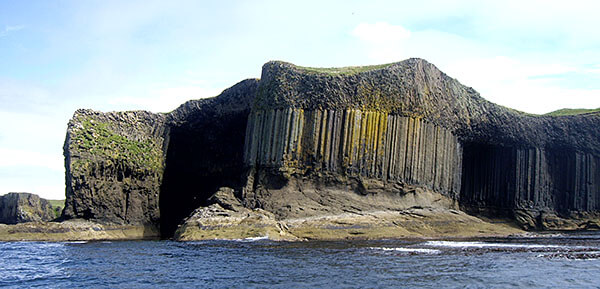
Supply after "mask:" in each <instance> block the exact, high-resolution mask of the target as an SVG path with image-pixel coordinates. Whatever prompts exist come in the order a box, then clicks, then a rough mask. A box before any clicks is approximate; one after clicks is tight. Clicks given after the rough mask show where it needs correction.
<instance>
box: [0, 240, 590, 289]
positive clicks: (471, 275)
mask: <svg viewBox="0 0 600 289" xmlns="http://www.w3.org/2000/svg"><path fill="white" fill-rule="evenodd" d="M0 287H8V288H11V287H12V288H31V287H42V288H86V287H91V288H154V287H156V288H264V287H275V288H299V287H310V288H314V287H319V288H332V287H333V288H379V287H401V288H414V287H420V288H440V287H443V288H512V287H514V288H522V287H529V288H531V287H535V288H600V233H580V234H567V235H565V234H552V235H548V236H544V237H531V238H502V239H471V240H383V241H344V242H272V241H268V240H263V239H260V238H258V239H250V240H239V241H205V242H185V243H182V242H173V241H122V242H61V243H49V242H0Z"/></svg>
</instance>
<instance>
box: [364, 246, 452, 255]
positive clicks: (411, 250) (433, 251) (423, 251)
mask: <svg viewBox="0 0 600 289" xmlns="http://www.w3.org/2000/svg"><path fill="white" fill-rule="evenodd" d="M369 249H371V250H382V251H395V252H401V253H419V254H439V253H441V252H442V251H440V250H436V249H424V248H404V247H398V248H386V247H369Z"/></svg>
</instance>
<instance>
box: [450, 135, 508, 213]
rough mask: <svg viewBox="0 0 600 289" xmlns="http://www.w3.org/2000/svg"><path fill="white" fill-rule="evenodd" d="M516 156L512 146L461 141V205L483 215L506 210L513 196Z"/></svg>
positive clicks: (469, 210)
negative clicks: (464, 142)
mask: <svg viewBox="0 0 600 289" xmlns="http://www.w3.org/2000/svg"><path fill="white" fill-rule="evenodd" d="M516 158H517V150H516V149H515V148H512V147H505V146H497V145H490V144H484V143H466V144H464V145H463V163H462V182H461V183H462V185H461V191H460V206H461V208H462V209H463V210H465V211H467V212H471V213H480V214H484V215H497V214H501V215H503V214H504V215H505V214H507V212H508V211H509V210H510V209H512V208H513V204H514V199H515V190H516V184H515V179H516V177H515V176H516V164H515V159H516Z"/></svg>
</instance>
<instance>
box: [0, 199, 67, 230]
mask: <svg viewBox="0 0 600 289" xmlns="http://www.w3.org/2000/svg"><path fill="white" fill-rule="evenodd" d="M54 218H56V215H55V213H54V210H53V209H52V205H50V203H49V202H48V201H47V200H45V199H42V198H40V197H38V196H37V195H34V194H29V193H8V194H6V195H4V196H0V223H3V224H18V223H26V222H41V221H50V220H53V219H54Z"/></svg>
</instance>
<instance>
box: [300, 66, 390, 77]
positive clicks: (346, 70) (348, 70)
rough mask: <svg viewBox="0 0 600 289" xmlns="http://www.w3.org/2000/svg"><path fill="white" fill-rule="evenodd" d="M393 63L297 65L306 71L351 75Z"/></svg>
mask: <svg viewBox="0 0 600 289" xmlns="http://www.w3.org/2000/svg"><path fill="white" fill-rule="evenodd" d="M392 64H393V63H388V64H378V65H367V66H346V67H329V68H325V67H305V66H296V67H297V68H299V69H302V70H304V71H306V72H313V73H323V74H331V75H335V74H342V75H351V74H357V73H361V72H365V71H369V70H376V69H381V68H385V67H388V66H390V65H392Z"/></svg>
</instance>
